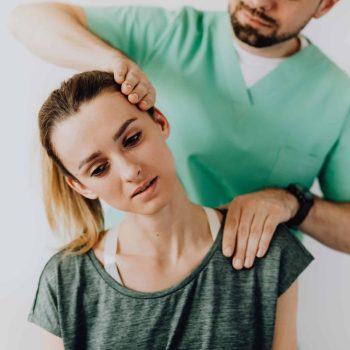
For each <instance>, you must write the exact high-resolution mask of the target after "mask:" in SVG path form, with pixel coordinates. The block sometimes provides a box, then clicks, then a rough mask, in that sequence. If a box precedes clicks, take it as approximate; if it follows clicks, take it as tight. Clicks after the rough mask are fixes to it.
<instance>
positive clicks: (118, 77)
mask: <svg viewBox="0 0 350 350" xmlns="http://www.w3.org/2000/svg"><path fill="white" fill-rule="evenodd" d="M127 72H128V65H127V64H126V63H125V62H122V63H119V64H117V66H116V67H115V69H114V72H113V74H114V80H115V81H116V82H117V83H118V84H122V83H123V82H124V80H125V77H126V74H127Z"/></svg>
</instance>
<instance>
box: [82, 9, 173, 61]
mask: <svg viewBox="0 0 350 350" xmlns="http://www.w3.org/2000/svg"><path fill="white" fill-rule="evenodd" d="M83 9H84V11H85V15H86V21H87V26H88V29H89V30H90V31H91V32H93V33H94V34H96V35H97V36H98V37H100V38H101V39H103V40H104V41H106V42H107V43H108V44H109V45H111V46H112V47H114V48H117V49H119V50H120V51H122V52H124V53H125V54H126V55H127V56H128V57H130V58H131V59H132V60H133V61H135V62H136V63H137V64H138V65H140V66H142V65H143V64H144V63H145V62H147V61H148V59H149V58H150V56H151V55H152V53H153V52H154V50H156V48H157V45H158V42H159V41H160V40H161V38H162V37H163V35H164V33H165V32H166V29H167V27H168V26H170V25H171V23H172V22H173V19H174V18H175V17H176V13H175V12H170V11H166V10H164V9H161V8H156V7H136V6H126V7H85V8H83Z"/></svg>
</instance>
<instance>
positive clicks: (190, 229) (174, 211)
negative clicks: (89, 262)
mask: <svg viewBox="0 0 350 350" xmlns="http://www.w3.org/2000/svg"><path fill="white" fill-rule="evenodd" d="M210 240H211V235H210V229H209V225H208V222H207V219H206V214H205V212H204V210H203V209H202V208H201V207H200V206H198V205H195V204H193V203H191V202H190V201H189V200H188V198H187V196H186V194H185V191H184V190H183V188H182V186H181V185H180V184H179V186H178V188H177V189H176V190H175V191H174V195H173V198H172V200H171V201H170V202H169V203H168V204H167V205H166V206H165V207H163V208H162V209H161V210H159V211H158V212H157V213H155V214H152V215H141V214H135V213H127V214H126V217H125V219H124V221H123V222H122V223H121V225H120V226H119V251H118V253H119V254H125V255H137V256H149V257H154V258H157V259H160V260H162V259H166V260H171V261H172V262H176V261H177V260H179V259H180V257H181V256H183V255H184V254H186V252H189V251H193V249H194V248H195V247H197V248H198V247H201V245H202V244H203V245H207V244H208V241H210Z"/></svg>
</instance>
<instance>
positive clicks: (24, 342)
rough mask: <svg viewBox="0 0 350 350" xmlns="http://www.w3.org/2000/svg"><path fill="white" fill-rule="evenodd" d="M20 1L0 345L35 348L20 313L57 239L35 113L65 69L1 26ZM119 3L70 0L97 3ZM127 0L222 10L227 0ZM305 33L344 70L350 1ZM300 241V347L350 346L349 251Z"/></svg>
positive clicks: (4, 74)
mask: <svg viewBox="0 0 350 350" xmlns="http://www.w3.org/2000/svg"><path fill="white" fill-rule="evenodd" d="M21 2H24V1H10V0H2V1H1V4H0V20H1V21H0V23H1V27H0V43H1V54H0V62H1V64H0V72H1V74H0V81H1V83H0V96H1V107H2V108H1V112H0V116H1V124H0V125H1V127H0V142H1V145H0V164H1V166H0V169H1V170H0V178H1V181H0V188H1V190H0V196H1V197H0V206H1V208H0V216H1V226H2V231H1V247H0V349H1V350H23V349H27V350H34V349H38V348H39V340H38V337H37V335H38V333H37V329H36V327H35V326H32V325H30V324H28V323H27V322H26V317H27V314H28V311H29V308H30V306H31V303H32V300H33V297H34V292H35V289H36V284H37V280H38V277H39V273H40V271H41V269H42V267H43V264H44V263H45V261H46V260H47V258H48V257H49V256H50V255H51V253H52V248H53V247H55V240H54V237H53V236H52V234H51V233H50V231H49V229H48V226H47V224H46V221H45V218H44V211H43V207H42V203H41V195H40V181H39V171H38V169H39V163H38V148H37V147H36V131H35V130H36V112H37V111H38V108H39V107H40V105H41V103H42V101H43V100H44V98H45V97H46V96H47V94H48V92H49V91H50V90H51V89H52V88H54V87H56V86H57V85H58V83H59V82H60V81H61V80H62V79H63V78H65V77H67V76H69V75H70V74H71V72H70V71H68V70H64V69H60V68H57V67H53V66H51V65H49V64H47V63H44V62H43V61H41V60H39V59H37V58H36V57H34V56H33V55H31V54H30V53H29V52H27V51H26V50H25V49H24V48H23V47H22V46H21V45H19V44H18V43H17V42H15V40H14V39H13V38H12V37H11V36H10V34H9V33H8V31H7V29H6V18H7V15H8V11H9V10H10V9H11V8H13V7H14V6H15V5H16V4H19V3H21ZM72 2H73V1H72ZM125 2H126V1H117V0H115V1H98V0H95V1H80V2H78V1H74V3H80V4H87V3H89V4H95V5H96V4H102V3H103V4H116V3H125ZM128 3H129V4H130V3H133V4H145V3H146V4H151V5H152V4H156V5H162V6H165V7H177V6H180V5H182V4H187V5H193V6H196V7H198V8H205V9H214V10H216V9H218V10H221V9H226V0H220V1H218V0H211V1H200V0H187V1H186V0H181V1H176V2H175V1H173V2H171V1H169V0H163V1H156V0H148V1H142V0H139V1H135V0H134V1H132V0H129V1H128ZM306 32H307V33H308V34H309V35H310V37H311V38H312V39H313V40H314V42H316V43H317V44H318V45H319V46H320V47H321V48H322V49H323V50H324V51H325V52H326V53H327V54H328V55H329V56H330V57H332V58H333V59H334V60H335V61H336V62H337V63H338V64H339V65H340V66H341V67H343V69H344V70H346V71H347V72H348V74H350V1H349V0H341V1H340V3H339V4H338V5H337V7H336V8H335V9H334V10H333V11H332V13H330V14H329V15H327V17H325V18H324V19H322V20H320V21H315V22H314V23H312V24H311V25H310V26H309V27H308V28H307V30H306ZM53 45H54V43H53ZM336 88H337V87H336V86H335V87H334V89H336ZM349 98H350V96H349ZM349 156H350V150H349ZM305 243H306V245H307V247H308V248H309V250H310V251H311V252H312V253H313V255H314V256H315V257H316V260H315V262H314V263H313V264H312V266H311V267H310V268H309V269H308V270H307V271H306V273H305V274H304V275H303V276H302V278H301V289H300V303H299V326H298V327H299V339H300V344H301V349H302V350H316V349H317V350H349V349H350V257H349V256H347V255H344V254H341V253H337V252H334V251H331V250H329V249H327V248H325V247H323V246H321V245H320V244H318V243H317V242H315V241H312V240H311V239H307V240H306V242H305Z"/></svg>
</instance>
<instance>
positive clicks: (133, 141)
mask: <svg viewBox="0 0 350 350" xmlns="http://www.w3.org/2000/svg"><path fill="white" fill-rule="evenodd" d="M141 138H142V131H139V132H137V133H136V134H134V135H132V136H130V137H127V138H125V140H124V141H123V146H124V147H126V148H128V147H133V146H136V145H137V144H138V143H139V142H140V141H141Z"/></svg>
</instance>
